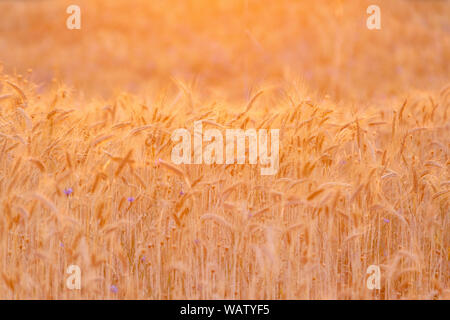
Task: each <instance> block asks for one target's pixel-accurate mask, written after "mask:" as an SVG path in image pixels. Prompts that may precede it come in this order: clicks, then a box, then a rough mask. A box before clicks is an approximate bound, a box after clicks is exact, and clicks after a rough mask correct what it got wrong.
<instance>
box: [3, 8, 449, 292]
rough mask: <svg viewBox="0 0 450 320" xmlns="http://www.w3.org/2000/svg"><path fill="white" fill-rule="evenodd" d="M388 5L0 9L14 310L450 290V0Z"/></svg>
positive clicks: (6, 244) (6, 288)
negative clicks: (178, 152) (185, 158)
mask: <svg viewBox="0 0 450 320" xmlns="http://www.w3.org/2000/svg"><path fill="white" fill-rule="evenodd" d="M75 2H76V3H77V4H78V5H79V6H80V8H81V12H82V16H81V17H82V25H81V29H80V30H68V29H67V28H66V19H67V17H68V14H67V13H66V8H67V6H68V5H69V4H73V3H75ZM375 2H376V3H378V4H379V6H380V7H381V17H382V18H381V19H382V20H381V21H382V29H381V30H368V29H367V28H366V19H367V17H368V15H367V13H366V8H367V6H368V5H370V4H372V2H368V1H338V0H336V1H335V0H333V1H314V2H312V1H311V2H310V1H293V0H292V1H290V0H280V1H256V0H247V1H244V0H242V1H241V0H227V1H224V0H222V1H220V0H209V1H207V0H196V1H176V0H170V1H169V0H167V1H143V0H136V1H133V3H132V4H130V1H124V0H116V1H101V0H90V1H85V0H80V1H64V0H61V1H59V0H58V1H57V0H54V1H53V0H41V1H2V2H0V12H1V13H2V14H1V18H0V63H1V67H0V149H1V152H0V214H1V219H0V298H1V299H449V298H450V288H449V284H450V277H449V274H450V263H449V260H450V232H449V231H450V210H449V201H450V174H449V170H450V154H449V151H450V150H449V148H450V77H449V76H450V20H449V18H448V17H450V2H449V1H439V0H432V1H419V0H416V1H415V0H411V1H405V0H404V1H402V0H395V1H394V0H391V1H382V0H380V1H375ZM198 120H203V126H204V127H205V128H219V130H225V129H226V128H234V129H239V128H242V129H247V128H256V129H271V128H277V129H280V151H279V159H280V160H279V170H278V172H277V174H275V175H272V176H262V175H261V174H260V165H259V164H258V165H250V164H245V165H239V164H228V165H225V164H224V165H218V164H213V165H206V164H192V165H175V164H173V163H172V161H171V150H172V147H173V142H172V141H171V134H172V132H173V131H174V130H175V129H177V128H186V129H188V130H192V128H193V123H194V121H198ZM70 265H77V266H79V267H80V270H81V289H80V290H71V289H69V288H68V287H67V278H68V277H69V274H68V273H67V272H66V270H67V268H68V267H69V266H70ZM370 265H377V266H379V267H380V270H381V288H380V289H376V290H369V289H368V287H367V286H366V281H367V277H368V274H367V272H366V271H367V268H368V267H369V266H370Z"/></svg>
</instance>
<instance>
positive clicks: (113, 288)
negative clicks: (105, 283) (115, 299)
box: [109, 285, 119, 293]
mask: <svg viewBox="0 0 450 320" xmlns="http://www.w3.org/2000/svg"><path fill="white" fill-rule="evenodd" d="M109 290H110V291H111V292H112V293H117V291H119V289H118V288H117V287H116V286H115V285H112V286H111V288H110V289H109Z"/></svg>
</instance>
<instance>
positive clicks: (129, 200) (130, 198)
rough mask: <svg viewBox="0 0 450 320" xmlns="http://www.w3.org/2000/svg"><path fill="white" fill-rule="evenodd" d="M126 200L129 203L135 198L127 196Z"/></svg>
mask: <svg viewBox="0 0 450 320" xmlns="http://www.w3.org/2000/svg"><path fill="white" fill-rule="evenodd" d="M127 200H128V202H129V203H131V202H133V201H134V200H136V199H134V198H133V197H129V198H128V199H127Z"/></svg>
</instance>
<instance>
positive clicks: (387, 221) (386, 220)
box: [383, 218, 391, 223]
mask: <svg viewBox="0 0 450 320" xmlns="http://www.w3.org/2000/svg"><path fill="white" fill-rule="evenodd" d="M383 221H384V222H386V223H389V222H391V221H390V220H389V219H386V218H383Z"/></svg>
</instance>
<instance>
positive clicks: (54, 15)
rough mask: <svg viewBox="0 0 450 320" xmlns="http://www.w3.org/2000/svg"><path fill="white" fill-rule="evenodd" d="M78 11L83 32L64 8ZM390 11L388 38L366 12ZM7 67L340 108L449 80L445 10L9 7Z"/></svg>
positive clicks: (122, 2)
mask: <svg viewBox="0 0 450 320" xmlns="http://www.w3.org/2000/svg"><path fill="white" fill-rule="evenodd" d="M71 4H76V5H79V6H80V7H81V21H82V23H81V30H68V29H67V28H66V20H67V18H68V16H69V14H67V13H66V8H67V7H68V6H69V5H71ZM371 4H377V5H379V6H380V8H381V30H368V29H367V27H366V20H367V18H368V16H369V15H368V14H367V13H366V9H367V7H368V6H369V5H371ZM0 12H1V14H0V62H1V63H2V64H3V68H4V72H6V73H9V74H14V73H16V74H26V71H27V70H28V69H29V68H32V69H33V73H32V75H31V80H32V81H34V82H37V83H39V84H40V87H39V88H40V90H44V88H45V86H47V85H49V84H50V83H51V81H52V80H54V79H57V80H61V81H64V82H65V83H67V84H68V85H69V86H72V87H74V88H77V89H79V90H82V91H83V92H84V93H85V94H86V95H89V96H92V95H100V96H108V95H109V94H111V93H112V92H114V91H115V90H127V91H130V92H132V93H133V92H139V91H140V90H147V89H148V88H153V89H154V90H155V91H157V90H160V89H161V88H166V89H170V87H171V86H173V82H172V80H171V79H177V80H180V81H184V82H186V83H189V84H190V86H191V89H192V90H195V91H196V92H197V93H198V94H201V95H208V96H210V97H211V96H212V97H217V98H221V99H228V100H235V99H247V98H248V97H249V96H251V92H253V91H254V90H255V88H256V87H261V86H272V85H273V86H282V85H283V84H286V83H292V81H297V82H300V83H302V84H304V85H305V86H306V87H308V88H309V89H311V90H312V91H314V92H317V93H319V94H321V95H329V96H330V97H332V98H333V99H335V100H366V99H367V100H373V99H384V98H389V97H390V96H395V95H401V94H402V93H404V92H407V91H408V92H409V91H410V90H434V89H436V90H439V89H442V87H443V86H444V85H445V84H446V82H448V80H449V75H450V64H449V61H450V20H449V17H450V1H446V0H426V1H425V0H389V1H382V0H376V1H374V0H371V1H358V0H351V1H344V0H326V1H325V0H323V1H322V0H315V1H300V0H298V1H295V0H277V1H267V0H191V1H181V0H164V1H161V0H131V1H130V0H114V1H110V0H70V1H65V0H14V1H13V0H2V1H0Z"/></svg>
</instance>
